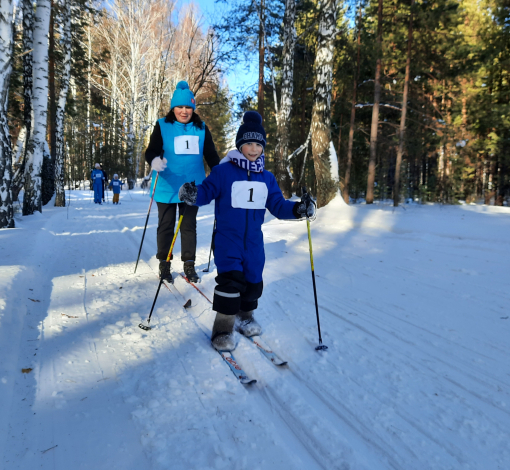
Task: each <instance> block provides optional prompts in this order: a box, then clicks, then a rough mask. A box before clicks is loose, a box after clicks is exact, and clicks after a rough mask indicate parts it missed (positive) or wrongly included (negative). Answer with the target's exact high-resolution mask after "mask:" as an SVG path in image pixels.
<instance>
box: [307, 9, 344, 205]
mask: <svg viewBox="0 0 510 470" xmlns="http://www.w3.org/2000/svg"><path fill="white" fill-rule="evenodd" d="M337 6H338V0H325V1H324V2H323V3H322V5H321V11H320V13H319V27H318V33H317V51H316V55H315V64H314V69H315V83H314V102H313V108H312V124H311V132H312V154H313V160H314V168H315V178H316V180H317V206H318V207H323V206H325V205H326V204H327V203H328V202H329V201H331V199H333V198H334V197H335V194H336V192H337V190H338V171H337V174H336V175H334V174H333V173H332V169H333V168H336V169H337V170H338V163H337V164H336V165H332V158H335V160H336V155H334V156H333V155H332V153H331V145H330V143H331V91H332V87H333V47H334V41H335V36H336V34H337V25H336V16H337Z"/></svg>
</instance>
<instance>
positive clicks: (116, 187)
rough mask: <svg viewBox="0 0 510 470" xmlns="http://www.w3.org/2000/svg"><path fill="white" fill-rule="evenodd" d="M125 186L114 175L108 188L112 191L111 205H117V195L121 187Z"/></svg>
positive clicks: (117, 176) (116, 175)
mask: <svg viewBox="0 0 510 470" xmlns="http://www.w3.org/2000/svg"><path fill="white" fill-rule="evenodd" d="M123 184H125V183H123V182H122V181H120V180H119V175H118V174H117V173H115V174H114V175H113V179H112V180H111V181H110V184H109V187H110V188H112V189H113V203H114V204H119V194H120V190H121V189H122V185H123Z"/></svg>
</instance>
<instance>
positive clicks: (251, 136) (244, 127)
mask: <svg viewBox="0 0 510 470" xmlns="http://www.w3.org/2000/svg"><path fill="white" fill-rule="evenodd" d="M252 142H254V143H256V144H259V145H262V147H263V148H265V147H266V131H265V130H264V127H263V126H262V116H261V115H260V114H259V113H257V111H246V112H245V113H244V116H243V123H242V124H241V125H240V126H239V130H238V131H237V136H236V147H237V150H239V151H241V147H242V146H243V145H244V144H249V143H252Z"/></svg>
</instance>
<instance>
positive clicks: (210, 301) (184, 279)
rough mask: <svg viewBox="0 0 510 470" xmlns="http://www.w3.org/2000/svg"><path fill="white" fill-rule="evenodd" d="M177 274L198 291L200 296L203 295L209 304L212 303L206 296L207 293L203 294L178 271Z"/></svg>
mask: <svg viewBox="0 0 510 470" xmlns="http://www.w3.org/2000/svg"><path fill="white" fill-rule="evenodd" d="M179 275H180V276H181V277H182V278H183V279H184V280H185V281H186V282H187V283H188V284H189V285H190V286H193V287H194V288H195V289H196V290H197V291H198V292H199V293H200V295H201V296H202V297H204V298H205V299H206V300H207V301H208V302H209V303H210V304H212V302H211V301H210V300H209V298H208V297H207V295H205V294H204V293H203V292H202V291H201V290H200V289H199V288H198V287H197V286H196V285H195V284H194V283H193V282H191V281H190V280H189V279H188V278H187V277H186V276H185V275H184V274H183V273H179Z"/></svg>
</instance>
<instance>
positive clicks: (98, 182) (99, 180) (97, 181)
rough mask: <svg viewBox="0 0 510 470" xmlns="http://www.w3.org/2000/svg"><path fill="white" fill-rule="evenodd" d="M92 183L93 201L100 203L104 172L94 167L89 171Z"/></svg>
mask: <svg viewBox="0 0 510 470" xmlns="http://www.w3.org/2000/svg"><path fill="white" fill-rule="evenodd" d="M90 175H91V178H92V183H93V185H94V202H95V203H96V204H101V197H102V195H103V180H104V174H103V172H102V171H101V170H98V169H95V170H92V172H91V174H90Z"/></svg>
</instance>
